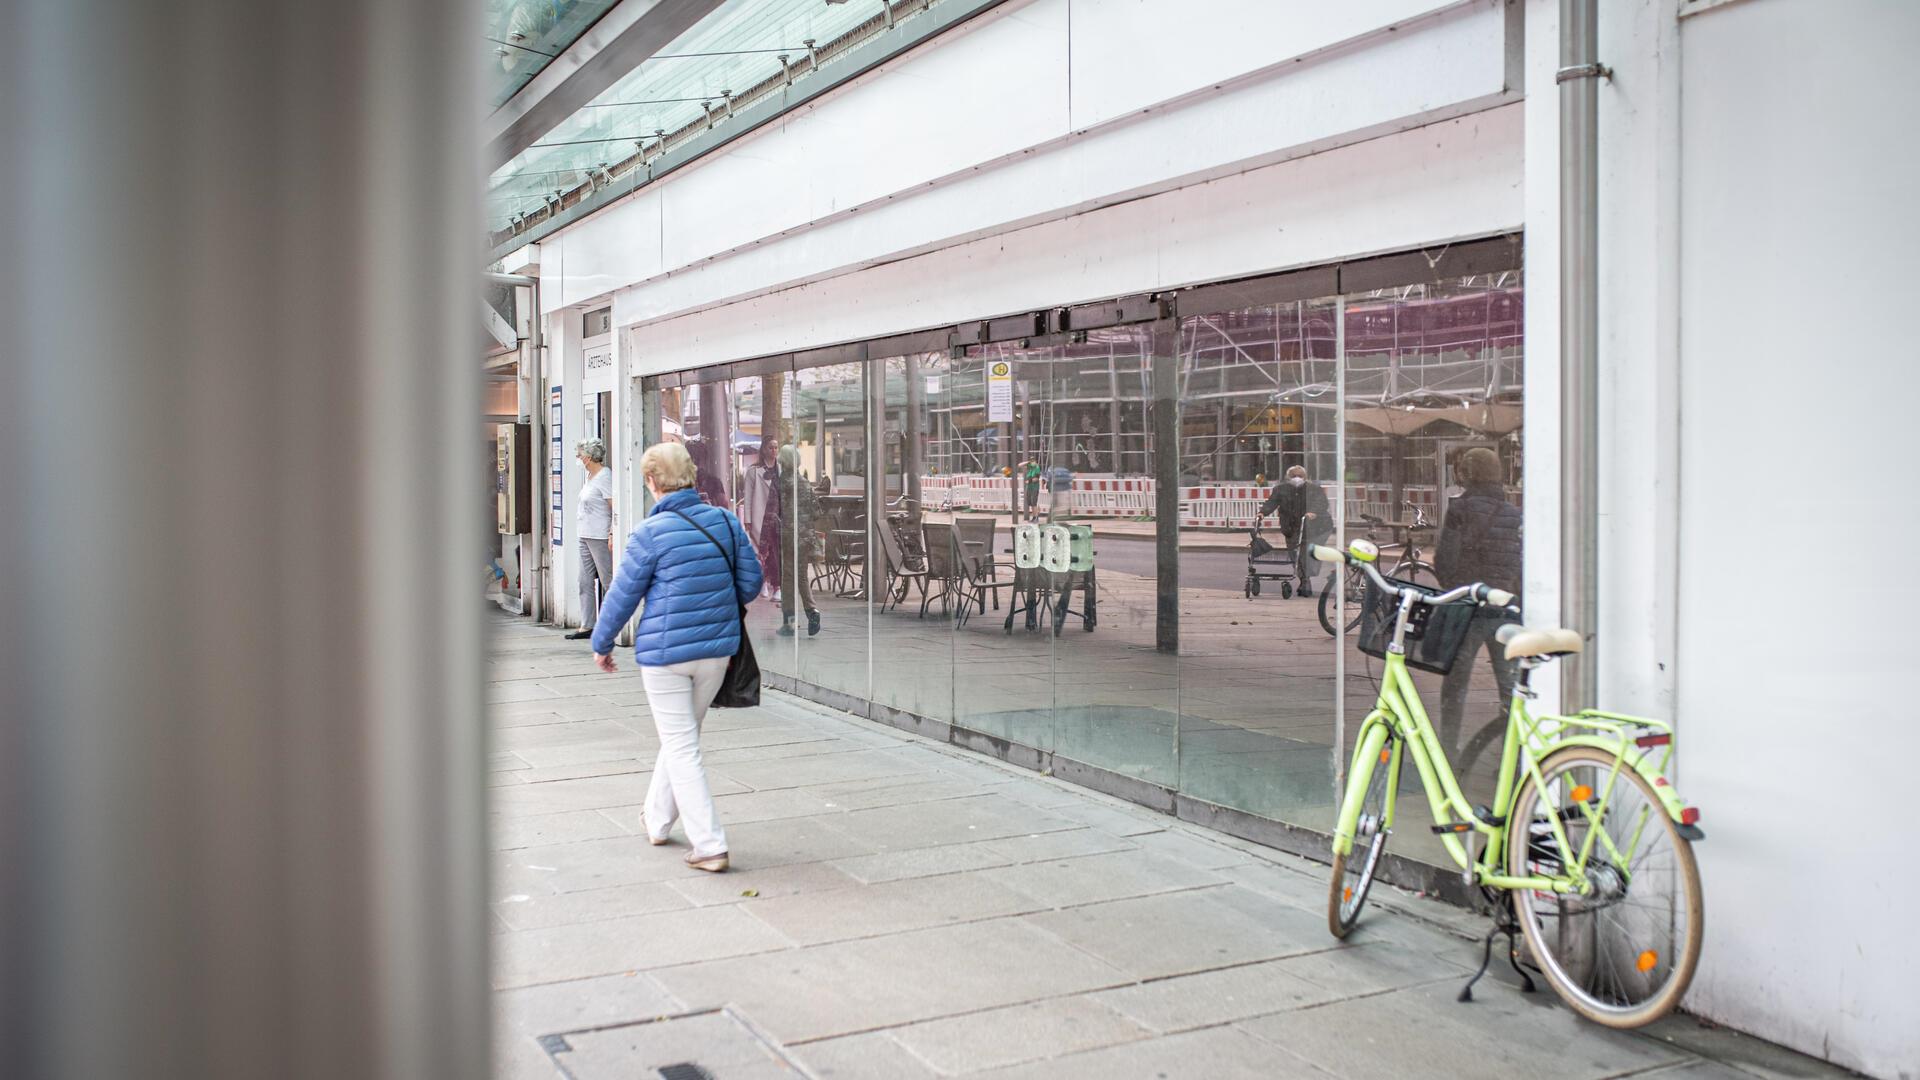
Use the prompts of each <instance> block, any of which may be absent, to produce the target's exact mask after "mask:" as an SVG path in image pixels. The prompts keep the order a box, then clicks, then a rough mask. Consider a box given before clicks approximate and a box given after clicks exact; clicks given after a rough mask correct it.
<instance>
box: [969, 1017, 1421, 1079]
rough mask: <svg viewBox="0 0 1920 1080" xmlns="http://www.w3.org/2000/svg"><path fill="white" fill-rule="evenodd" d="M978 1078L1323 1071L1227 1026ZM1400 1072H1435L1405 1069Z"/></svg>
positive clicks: (1308, 1075) (1318, 1075) (1313, 1074)
mask: <svg viewBox="0 0 1920 1080" xmlns="http://www.w3.org/2000/svg"><path fill="white" fill-rule="evenodd" d="M973 1075H974V1076H976V1077H978V1078H980V1080H1120V1078H1133V1077H1141V1078H1152V1080H1280V1078H1287V1080H1294V1078H1298V1080H1324V1078H1326V1077H1327V1076H1328V1074H1327V1073H1325V1072H1322V1071H1321V1070H1319V1069H1316V1068H1315V1067H1314V1066H1312V1065H1310V1064H1308V1063H1307V1062H1304V1061H1302V1060H1300V1059H1299V1058H1297V1057H1295V1056H1293V1055H1292V1054H1289V1053H1288V1052H1287V1051H1286V1050H1283V1049H1281V1048H1279V1047H1276V1046H1273V1045H1271V1044H1269V1043H1266V1042H1263V1041H1261V1040H1259V1039H1257V1038H1254V1037H1253V1036H1251V1035H1249V1034H1247V1033H1246V1032H1243V1031H1239V1030H1236V1029H1234V1028H1231V1027H1218V1028H1209V1029H1207V1030H1205V1031H1194V1032H1188V1033H1187V1034H1184V1035H1168V1036H1164V1037H1162V1038H1158V1039H1150V1040H1147V1041H1144V1042H1133V1043H1125V1044H1123V1045H1120V1046H1112V1047H1107V1048H1105V1049H1102V1050H1091V1051H1088V1052H1086V1053H1080V1054H1071V1055H1068V1056H1066V1057H1061V1058H1054V1059H1052V1060H1050V1061H1038V1062H1033V1063H1031V1064H1026V1065H1015V1066H1013V1067H1011V1068H1007V1069H995V1070H992V1071H990V1072H983V1073H975V1074H973ZM1401 1075H1403V1076H1437V1075H1441V1074H1437V1073H1405V1074H1401Z"/></svg>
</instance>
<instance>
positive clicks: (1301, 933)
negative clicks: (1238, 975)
mask: <svg viewBox="0 0 1920 1080" xmlns="http://www.w3.org/2000/svg"><path fill="white" fill-rule="evenodd" d="M989 872H990V871H989ZM1026 918H1027V920H1028V921H1029V922H1031V923H1032V924H1033V925H1035V926H1038V927H1040V928H1042V929H1044V930H1046V931H1047V932H1048V933H1051V934H1053V935H1054V936H1056V937H1058V938H1060V939H1061V940H1062V941H1067V942H1070V943H1072V944H1073V945H1074V946H1075V947H1076V948H1079V949H1082V950H1084V951H1085V952H1087V953H1089V954H1091V955H1093V956H1097V957H1099V958H1100V959H1102V960H1104V961H1106V962H1107V963H1109V964H1112V965H1113V966H1114V967H1116V968H1119V969H1120V970H1121V971H1124V972H1126V973H1127V974H1128V975H1129V976H1131V977H1133V978H1135V979H1147V978H1153V977H1156V976H1165V975H1177V974H1182V973H1186V972H1193V971H1203V970H1206V969H1208V968H1215V967H1222V966H1225V965H1228V964H1238V963H1245V962H1247V961H1250V960H1263V959H1270V958H1274V957H1280V956H1289V955H1296V954H1299V953H1303V952H1307V951H1309V950H1311V949H1321V948H1325V947H1326V941H1327V927H1326V922H1325V920H1324V919H1321V920H1318V921H1317V922H1318V925H1316V920H1315V919H1314V918H1313V917H1312V916H1310V915H1308V914H1307V913H1306V912H1303V911H1297V910H1294V909H1292V908H1287V907H1282V906H1277V905H1275V904H1274V903H1273V902H1272V901H1270V900H1267V899H1265V898H1264V897H1261V896H1259V895H1257V894H1255V893H1251V892H1248V891H1247V890H1245V889H1241V888H1239V887H1237V886H1233V885H1225V886H1220V887H1218V888H1207V889H1194V890H1190V891H1187V892H1178V893H1163V894H1161V895H1158V896H1146V897H1137V898H1133V899H1127V900H1114V901H1110V902H1108V903H1104V904H1094V905H1090V906H1087V907H1078V908H1068V909H1065V910H1062V911H1050V912H1045V913H1042V914H1039V915H1029V916H1026Z"/></svg>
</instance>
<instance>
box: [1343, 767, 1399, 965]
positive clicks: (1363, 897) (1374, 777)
mask: <svg viewBox="0 0 1920 1080" xmlns="http://www.w3.org/2000/svg"><path fill="white" fill-rule="evenodd" d="M1394 749H1395V746H1394V740H1392V739H1388V740H1387V741H1386V742H1384V743H1382V744H1381V745H1380V752H1379V753H1377V754H1374V755H1372V756H1371V757H1369V758H1368V759H1367V761H1368V766H1369V768H1368V773H1367V795H1366V798H1365V799H1364V800H1363V801H1362V802H1361V804H1360V820H1359V821H1357V822H1356V823H1355V824H1354V830H1353V847H1352V848H1351V849H1349V850H1348V852H1347V854H1346V855H1345V856H1338V855H1336V856H1334V859H1333V873H1332V875H1331V878H1330V880H1329V881H1328V884H1327V929H1328V930H1330V931H1332V932H1333V936H1334V937H1337V938H1345V937H1346V936H1347V935H1348V934H1351V933H1353V928H1354V927H1355V926H1357V925H1359V922H1360V909H1361V908H1362V907H1364V906H1366V903H1367V893H1368V891H1369V890H1371V889H1372V888H1373V879H1374V878H1375V877H1376V876H1377V875H1378V873H1379V871H1380V860H1381V859H1382V858H1383V857H1384V856H1385V855H1386V853H1387V837H1388V836H1389V835H1390V833H1391V830H1389V829H1387V828H1386V827H1385V826H1384V824H1383V823H1382V820H1381V819H1382V818H1383V817H1384V816H1385V812H1386V805H1387V774H1388V773H1389V772H1390V771H1391V770H1392V766H1391V762H1392V759H1393V752H1394ZM1363 841H1364V843H1363ZM1356 857H1357V858H1358V859H1359V860H1360V861H1359V863H1358V865H1357V867H1354V866H1350V865H1349V864H1352V863H1353V862H1354V859H1355V858H1356ZM1356 869H1357V871H1358V873H1357V875H1355V873H1354V871H1355V870H1356Z"/></svg>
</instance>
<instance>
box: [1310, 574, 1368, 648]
mask: <svg viewBox="0 0 1920 1080" xmlns="http://www.w3.org/2000/svg"><path fill="white" fill-rule="evenodd" d="M1334 577H1335V575H1333V574H1328V575H1327V584H1326V587H1324V588H1322V589H1321V590H1320V629H1322V630H1325V631H1326V632H1327V636H1328V637H1339V636H1340V635H1339V633H1338V632H1337V631H1335V630H1334V628H1333V619H1334V610H1335V608H1334V604H1335V601H1334ZM1366 596H1367V582H1366V578H1364V577H1362V576H1361V575H1360V573H1359V572H1358V571H1355V572H1352V573H1349V574H1348V575H1347V629H1348V630H1349V631H1351V630H1352V629H1353V628H1354V627H1356V626H1359V625H1360V602H1361V601H1362V600H1364V599H1366Z"/></svg>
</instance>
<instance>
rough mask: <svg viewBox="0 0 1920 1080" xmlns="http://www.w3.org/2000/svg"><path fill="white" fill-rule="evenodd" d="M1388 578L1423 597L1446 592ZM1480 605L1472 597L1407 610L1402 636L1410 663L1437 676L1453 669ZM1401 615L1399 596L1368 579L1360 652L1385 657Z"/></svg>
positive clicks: (1362, 611) (1418, 605)
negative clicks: (1404, 632) (1404, 629)
mask: <svg viewBox="0 0 1920 1080" xmlns="http://www.w3.org/2000/svg"><path fill="white" fill-rule="evenodd" d="M1387 580H1388V581H1389V582H1391V583H1392V584H1393V585H1395V586H1397V587H1399V588H1402V589H1412V590H1414V591H1416V592H1418V593H1420V594H1421V595H1423V596H1437V595H1439V594H1440V593H1442V592H1445V591H1446V590H1444V589H1438V588H1434V587H1433V586H1430V585H1422V584H1419V583H1418V582H1413V581H1402V580H1400V579H1399V578H1388V579H1387ZM1477 607H1478V605H1477V604H1475V603H1474V602H1473V601H1471V600H1456V601H1454V602H1453V603H1450V604H1415V605H1413V609H1412V610H1411V611H1409V612H1407V633H1406V637H1405V638H1404V639H1403V641H1404V644H1405V646H1406V650H1407V666H1408V667H1412V668H1418V669H1419V670H1421V671H1431V672H1433V673H1434V674H1435V675H1445V674H1446V673H1447V672H1449V671H1451V670H1453V661H1454V658H1455V657H1457V656H1459V654H1460V647H1461V645H1463V644H1465V642H1466V640H1467V628H1468V627H1469V626H1471V625H1472V623H1473V614H1474V611H1475V609H1476V608H1477ZM1399 616H1400V597H1399V595H1398V594H1397V593H1393V592H1388V591H1387V590H1385V589H1382V588H1381V587H1380V586H1378V585H1376V584H1374V583H1373V581H1372V579H1368V580H1367V585H1366V595H1365V596H1364V597H1363V598H1362V599H1361V601H1360V636H1359V641H1358V642H1356V644H1358V645H1359V647H1360V651H1361V652H1363V653H1365V654H1366V655H1368V656H1372V657H1377V658H1379V659H1382V660H1384V659H1386V656H1387V647H1388V646H1389V645H1392V644H1393V624H1394V620H1395V619H1397V618H1399Z"/></svg>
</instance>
